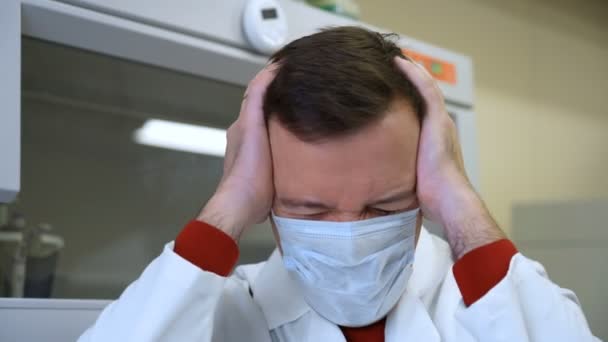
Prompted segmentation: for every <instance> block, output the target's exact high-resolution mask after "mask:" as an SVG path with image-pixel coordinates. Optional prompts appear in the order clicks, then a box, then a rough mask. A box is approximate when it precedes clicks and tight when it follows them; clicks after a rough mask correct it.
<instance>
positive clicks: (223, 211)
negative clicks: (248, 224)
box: [196, 196, 244, 242]
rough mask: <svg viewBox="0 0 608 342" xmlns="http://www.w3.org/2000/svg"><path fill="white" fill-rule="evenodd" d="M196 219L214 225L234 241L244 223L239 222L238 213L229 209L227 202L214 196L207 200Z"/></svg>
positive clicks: (239, 234) (237, 239) (237, 238)
mask: <svg viewBox="0 0 608 342" xmlns="http://www.w3.org/2000/svg"><path fill="white" fill-rule="evenodd" d="M196 220H197V221H201V222H205V223H207V224H210V225H212V226H214V227H216V228H217V229H219V230H221V231H222V232H224V233H226V234H227V235H228V236H230V237H231V238H232V239H233V240H234V241H236V242H238V241H239V238H240V236H241V232H242V231H243V227H244V224H242V223H240V220H239V219H238V215H237V214H236V213H234V212H233V211H232V210H230V206H229V204H224V203H223V202H222V201H221V200H218V199H217V198H216V197H215V196H214V197H212V198H211V199H210V200H209V202H207V204H206V205H205V207H204V208H203V210H201V212H200V213H199V215H198V216H197V217H196Z"/></svg>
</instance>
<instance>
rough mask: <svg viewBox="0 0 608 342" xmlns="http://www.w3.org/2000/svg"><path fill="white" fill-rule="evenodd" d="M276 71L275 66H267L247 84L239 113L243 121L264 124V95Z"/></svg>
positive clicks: (276, 67)
mask: <svg viewBox="0 0 608 342" xmlns="http://www.w3.org/2000/svg"><path fill="white" fill-rule="evenodd" d="M277 69H278V66H277V65H275V64H270V65H267V66H266V67H265V68H264V69H262V70H261V71H260V72H259V73H258V74H257V75H256V76H255V77H254V78H253V79H252V80H251V82H249V85H248V86H247V90H246V91H245V95H244V96H243V102H242V104H241V113H240V116H242V117H243V119H244V120H245V121H247V122H249V121H253V122H255V123H263V122H264V114H263V106H264V95H265V94H266V89H267V88H268V85H270V83H271V82H272V80H273V79H274V77H275V75H276V72H277Z"/></svg>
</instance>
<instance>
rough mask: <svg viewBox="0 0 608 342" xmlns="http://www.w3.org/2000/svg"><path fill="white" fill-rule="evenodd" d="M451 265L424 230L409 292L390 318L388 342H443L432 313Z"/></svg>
mask: <svg viewBox="0 0 608 342" xmlns="http://www.w3.org/2000/svg"><path fill="white" fill-rule="evenodd" d="M450 264H451V260H450V258H449V256H445V255H442V252H441V251H440V250H439V249H438V248H437V246H436V242H435V241H434V240H433V237H432V236H431V234H429V233H428V232H427V231H426V229H424V228H422V230H421V231H420V238H419V239H418V244H417V246H416V254H415V258H414V271H413V272H412V276H411V278H410V281H409V283H408V286H407V289H406V290H405V292H404V294H403V295H402V296H401V298H400V299H399V301H398V302H397V305H396V306H395V307H394V308H393V310H392V311H391V312H390V313H389V315H388V317H387V318H386V328H385V340H386V341H387V342H397V341H403V339H404V338H407V339H408V340H412V341H425V342H433V341H440V340H441V338H440V335H439V332H438V330H437V328H436V327H435V323H434V322H433V320H432V319H431V316H430V314H429V312H430V307H431V303H432V298H433V297H434V294H435V293H436V291H438V290H439V288H438V286H439V284H441V279H443V276H442V275H443V274H444V273H445V270H446V268H447V267H449V265H450Z"/></svg>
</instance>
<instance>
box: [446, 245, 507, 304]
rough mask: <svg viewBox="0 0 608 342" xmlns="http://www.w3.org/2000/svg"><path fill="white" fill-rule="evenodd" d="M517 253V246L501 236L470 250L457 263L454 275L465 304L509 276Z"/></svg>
mask: <svg viewBox="0 0 608 342" xmlns="http://www.w3.org/2000/svg"><path fill="white" fill-rule="evenodd" d="M515 254H517V248H515V245H513V243H512V242H511V241H509V240H507V239H502V240H498V241H495V242H492V243H490V244H487V245H485V246H481V247H478V248H476V249H474V250H472V251H470V252H468V253H467V254H465V255H464V256H463V257H462V258H460V260H458V261H457V262H456V263H455V264H454V267H453V272H454V278H456V283H457V284H458V288H459V289H460V293H461V294H462V299H463V300H464V304H465V305H466V306H470V305H471V304H473V303H475V302H476V301H477V300H479V299H480V298H481V297H483V296H484V295H485V294H486V293H488V291H490V290H491V289H492V288H493V287H494V286H495V285H496V284H498V283H499V282H500V281H501V280H502V279H503V278H504V277H505V276H506V275H507V272H508V271H509V264H510V263H511V258H512V257H513V256H514V255H515Z"/></svg>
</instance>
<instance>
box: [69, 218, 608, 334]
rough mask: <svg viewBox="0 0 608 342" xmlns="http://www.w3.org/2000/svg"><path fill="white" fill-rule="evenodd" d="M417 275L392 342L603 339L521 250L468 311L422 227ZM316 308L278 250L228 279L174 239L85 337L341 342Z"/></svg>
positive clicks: (446, 260) (447, 256)
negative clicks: (193, 259)
mask: <svg viewBox="0 0 608 342" xmlns="http://www.w3.org/2000/svg"><path fill="white" fill-rule="evenodd" d="M415 260H416V261H415V264H414V272H413V274H412V277H411V280H410V282H409V284H408V287H407V289H406V291H405V293H404V294H403V296H402V297H401V298H400V300H399V302H398V304H397V305H396V307H395V308H394V309H393V310H392V311H391V312H390V313H389V315H388V316H387V320H386V328H385V340H386V341H387V342H392V341H425V342H432V341H447V342H451V341H458V342H467V341H508V342H515V341H517V342H525V341H551V342H556V341H568V342H574V341H576V342H585V341H597V339H596V338H594V337H593V336H592V335H591V332H590V331H589V327H588V325H587V322H586V320H585V317H584V315H583V313H582V311H581V309H580V307H579V304H578V301H577V298H576V296H575V295H574V293H572V292H571V291H569V290H565V289H562V288H560V287H558V286H557V285H555V284H554V283H552V282H551V281H550V280H549V279H548V278H547V275H546V274H545V271H544V269H543V267H542V266H541V265H540V264H539V263H537V262H534V261H532V260H530V259H527V258H526V257H524V256H523V255H521V254H517V255H515V256H514V257H513V259H512V260H511V264H510V268H509V272H508V274H507V276H506V277H505V278H504V279H503V280H502V281H501V282H500V283H499V284H497V285H496V286H495V287H494V288H493V289H492V290H490V291H489V292H488V293H487V294H486V295H485V296H484V297H482V298H481V299H480V300H478V301H477V302H475V303H474V304H473V305H471V306H470V307H465V306H464V304H463V301H462V296H461V294H460V291H459V289H458V286H457V285H456V281H455V279H454V275H453V273H452V264H453V260H452V257H451V252H450V248H449V246H448V245H447V243H446V242H445V241H443V240H441V239H439V238H437V237H435V236H433V235H431V234H429V233H428V232H427V231H426V230H424V229H423V230H422V231H421V235H420V239H419V243H418V246H417V250H416V259H415ZM344 340H345V339H344V337H343V335H342V333H341V331H340V329H339V327H338V326H336V325H334V324H332V323H331V322H329V321H327V320H325V319H324V318H322V317H321V316H319V315H318V314H317V313H315V312H314V311H313V310H312V309H311V308H310V307H309V306H308V305H307V304H306V302H305V301H304V299H303V297H302V296H301V295H300V293H299V292H298V290H297V287H296V285H295V284H294V282H293V281H292V280H291V279H290V278H289V276H288V274H287V273H286V271H285V269H284V268H283V264H282V261H281V256H280V254H279V253H278V252H277V251H275V252H274V253H273V254H272V256H271V257H270V258H269V260H268V261H266V262H262V263H259V264H255V265H246V266H240V267H238V268H237V269H236V270H235V272H234V274H233V275H232V276H230V277H221V276H218V275H216V274H214V273H211V272H206V271H203V270H201V269H199V268H198V267H197V266H195V265H193V264H191V263H189V262H188V261H186V260H184V259H182V258H181V257H180V256H179V255H177V254H175V253H174V252H173V243H169V244H167V245H166V246H165V249H164V251H163V252H162V254H161V255H160V256H159V257H158V258H156V259H155V260H154V261H153V262H152V263H151V264H150V265H149V266H148V267H147V268H146V270H145V271H144V273H143V274H142V275H141V276H140V278H139V279H138V280H136V281H135V282H133V284H131V285H130V286H129V287H128V288H127V289H126V290H125V292H124V293H123V294H122V295H121V297H120V298H119V299H118V300H117V301H115V302H113V303H111V304H110V305H109V306H108V307H107V308H106V309H105V310H104V311H103V312H102V313H101V315H100V316H99V318H98V319H97V322H96V323H95V324H94V325H93V326H92V327H90V328H89V329H88V330H87V331H86V332H85V333H84V334H83V335H82V336H81V338H80V340H79V341H83V342H84V341H104V342H107V341H180V342H181V341H253V342H258V341H259V342H266V341H268V342H270V341H310V342H319V341H344Z"/></svg>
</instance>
